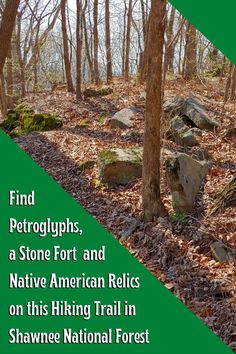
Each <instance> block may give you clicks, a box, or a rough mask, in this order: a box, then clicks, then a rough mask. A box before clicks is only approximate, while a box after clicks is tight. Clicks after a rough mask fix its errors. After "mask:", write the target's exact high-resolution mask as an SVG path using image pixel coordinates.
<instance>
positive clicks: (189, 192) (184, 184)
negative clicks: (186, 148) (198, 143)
mask: <svg viewBox="0 0 236 354" xmlns="http://www.w3.org/2000/svg"><path fill="white" fill-rule="evenodd" d="M208 168H209V165H208V163H207V162H206V161H202V162H199V161H196V160H194V159H193V158H192V157H190V156H188V155H186V154H181V153H179V154H176V155H175V156H173V157H169V158H167V159H166V172H167V181H168V185H169V188H170V190H171V194H172V205H173V209H174V210H175V211H181V212H189V211H191V210H192V209H193V207H194V204H195V200H196V196H197V194H198V192H199V189H200V186H201V183H202V181H203V179H204V178H205V176H206V174H207V171H208Z"/></svg>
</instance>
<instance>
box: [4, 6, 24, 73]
mask: <svg viewBox="0 0 236 354" xmlns="http://www.w3.org/2000/svg"><path fill="white" fill-rule="evenodd" d="M19 4H20V0H7V1H6V6H5V8H4V11H3V14H2V20H1V25H0V43H1V51H0V74H2V71H3V67H4V64H5V60H6V58H7V55H8V53H9V48H10V43H11V37H12V33H13V30H14V26H15V20H16V15H17V10H18V7H19Z"/></svg>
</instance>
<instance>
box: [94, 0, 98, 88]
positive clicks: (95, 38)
mask: <svg viewBox="0 0 236 354" xmlns="http://www.w3.org/2000/svg"><path fill="white" fill-rule="evenodd" d="M93 36H94V54H93V55H94V58H93V59H94V78H95V84H96V85H98V84H99V68H98V0H94V7H93Z"/></svg>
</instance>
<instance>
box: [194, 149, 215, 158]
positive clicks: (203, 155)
mask: <svg viewBox="0 0 236 354" xmlns="http://www.w3.org/2000/svg"><path fill="white" fill-rule="evenodd" d="M194 158H195V159H196V160H198V161H206V160H208V161H209V160H211V159H212V156H211V154H210V153H209V151H208V150H207V149H204V148H200V149H198V150H197V151H196V152H195V154H194Z"/></svg>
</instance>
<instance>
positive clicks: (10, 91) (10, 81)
mask: <svg viewBox="0 0 236 354" xmlns="http://www.w3.org/2000/svg"><path fill="white" fill-rule="evenodd" d="M6 82H7V94H8V95H9V96H12V95H13V62H12V48H11V45H10V48H9V51H8V55H7V76H6Z"/></svg>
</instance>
